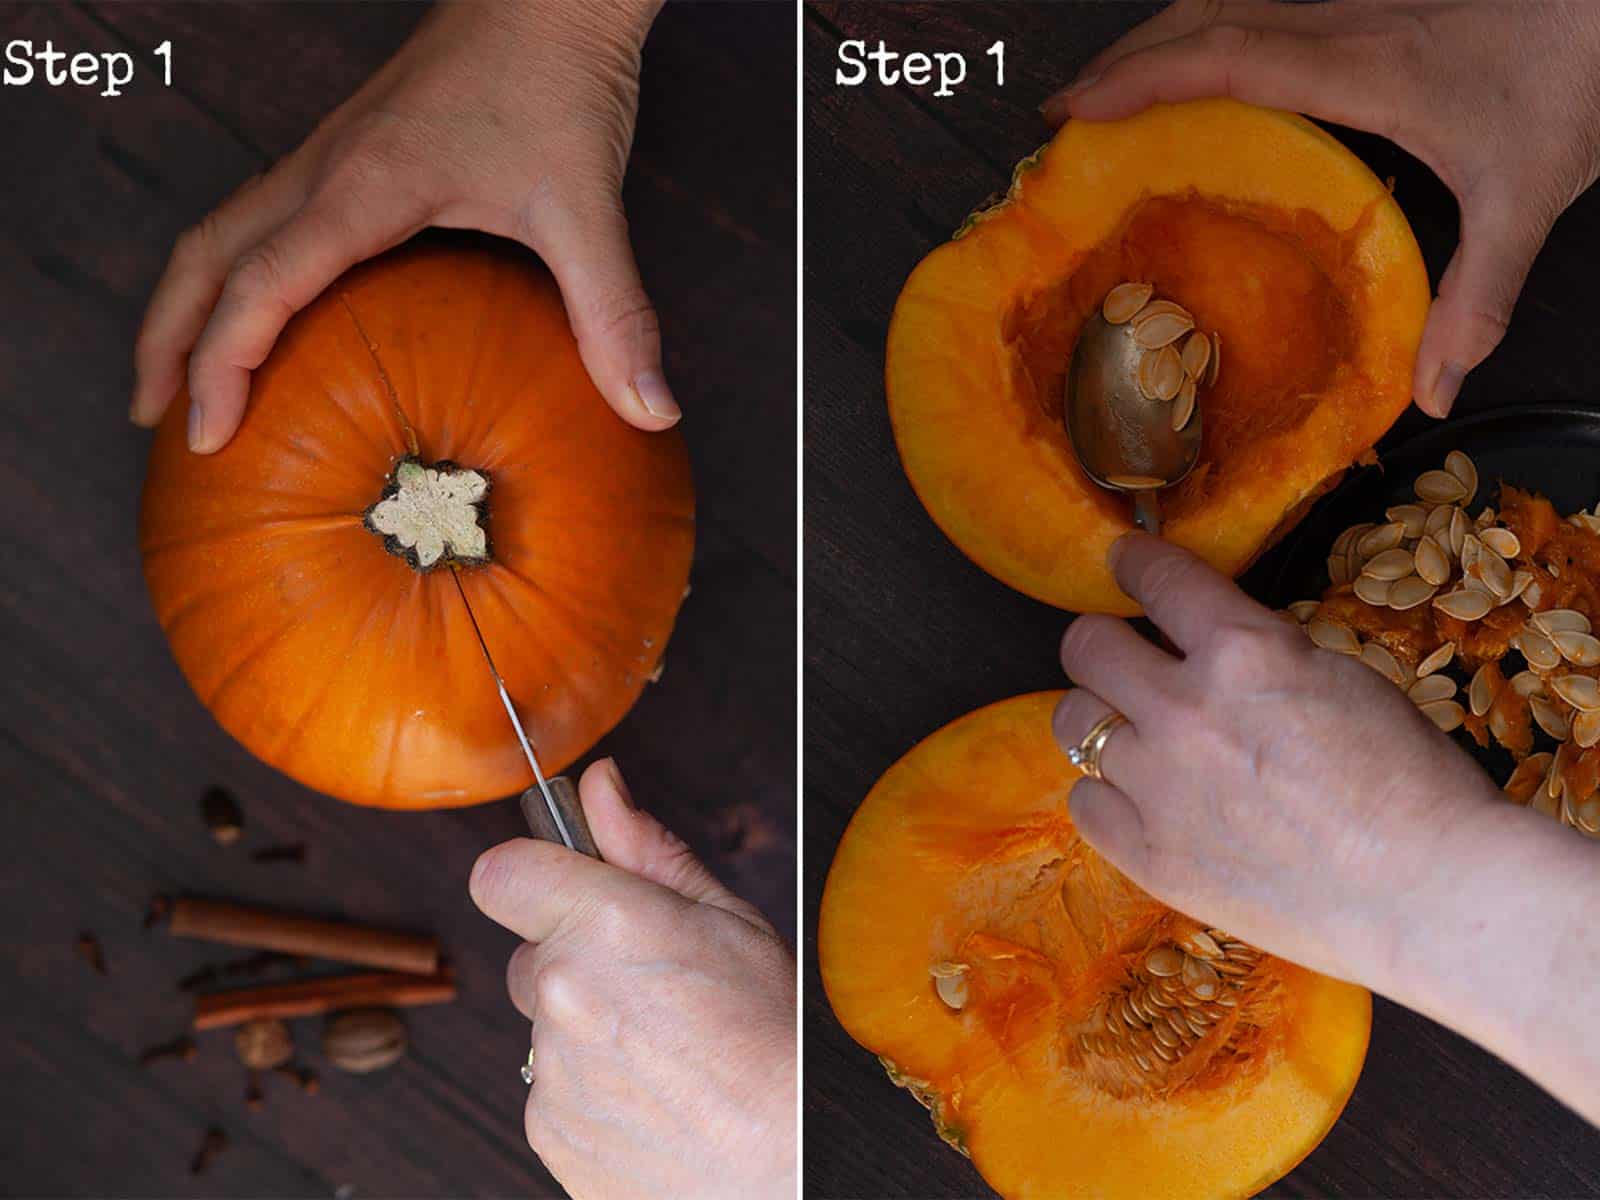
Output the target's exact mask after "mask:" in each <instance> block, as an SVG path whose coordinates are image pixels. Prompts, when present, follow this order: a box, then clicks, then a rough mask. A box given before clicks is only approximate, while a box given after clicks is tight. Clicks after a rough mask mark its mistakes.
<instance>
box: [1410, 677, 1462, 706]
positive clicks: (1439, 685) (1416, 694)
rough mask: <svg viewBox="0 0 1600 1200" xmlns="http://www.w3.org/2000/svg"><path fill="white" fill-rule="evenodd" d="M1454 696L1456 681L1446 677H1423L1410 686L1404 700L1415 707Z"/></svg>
mask: <svg viewBox="0 0 1600 1200" xmlns="http://www.w3.org/2000/svg"><path fill="white" fill-rule="evenodd" d="M1455 694H1456V681H1455V680H1453V679H1451V678H1450V676H1448V675H1425V676H1423V677H1422V678H1421V679H1419V680H1417V681H1416V682H1415V683H1414V684H1412V685H1411V688H1410V690H1409V691H1407V692H1406V698H1407V699H1408V700H1410V701H1411V703H1413V704H1416V705H1419V706H1420V705H1423V704H1432V703H1433V702H1434V701H1436V700H1448V699H1450V697H1451V696H1454V695H1455Z"/></svg>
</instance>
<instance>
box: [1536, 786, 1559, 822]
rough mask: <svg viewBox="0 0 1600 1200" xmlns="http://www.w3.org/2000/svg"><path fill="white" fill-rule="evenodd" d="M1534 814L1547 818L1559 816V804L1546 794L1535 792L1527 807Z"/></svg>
mask: <svg viewBox="0 0 1600 1200" xmlns="http://www.w3.org/2000/svg"><path fill="white" fill-rule="evenodd" d="M1528 807H1529V808H1531V809H1533V811H1534V812H1538V813H1543V814H1544V815H1545V816H1547V817H1559V816H1560V815H1561V802H1560V801H1559V800H1557V799H1556V798H1555V797H1554V796H1552V795H1550V794H1549V793H1548V792H1535V793H1534V796H1533V800H1532V802H1530V803H1529V805H1528Z"/></svg>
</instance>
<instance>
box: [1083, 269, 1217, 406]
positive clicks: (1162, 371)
mask: <svg viewBox="0 0 1600 1200" xmlns="http://www.w3.org/2000/svg"><path fill="white" fill-rule="evenodd" d="M1155 293H1156V289H1155V287H1154V286H1153V285H1151V284H1148V283H1119V284H1118V285H1117V286H1116V287H1114V288H1112V289H1111V291H1110V292H1108V293H1107V294H1106V298H1105V302H1104V303H1103V304H1102V305H1101V306H1100V315H1101V316H1103V317H1104V318H1105V319H1106V324H1108V325H1127V326H1128V327H1129V329H1131V330H1132V332H1133V340H1134V343H1135V344H1136V345H1137V346H1138V347H1139V349H1140V350H1141V351H1143V353H1142V354H1140V356H1139V394H1140V395H1141V396H1143V397H1144V398H1145V399H1146V400H1151V401H1155V402H1158V403H1169V404H1171V405H1172V428H1173V429H1174V430H1181V429H1183V428H1184V426H1186V425H1188V424H1189V422H1190V421H1191V420H1192V419H1193V418H1194V409H1195V391H1196V389H1197V388H1198V387H1199V386H1200V385H1201V384H1202V383H1204V384H1205V385H1206V386H1207V387H1209V386H1210V385H1211V384H1214V383H1216V381H1217V372H1218V371H1219V370H1220V369H1221V366H1222V342H1221V340H1220V339H1219V338H1217V337H1216V336H1215V335H1214V334H1213V335H1211V336H1207V335H1206V334H1204V333H1202V332H1201V331H1200V330H1198V329H1196V328H1195V327H1194V317H1193V316H1192V315H1190V313H1189V310H1188V309H1186V308H1184V307H1183V306H1182V305H1181V304H1174V303H1173V302H1172V301H1171V300H1157V299H1156V298H1155ZM1180 343H1181V344H1180Z"/></svg>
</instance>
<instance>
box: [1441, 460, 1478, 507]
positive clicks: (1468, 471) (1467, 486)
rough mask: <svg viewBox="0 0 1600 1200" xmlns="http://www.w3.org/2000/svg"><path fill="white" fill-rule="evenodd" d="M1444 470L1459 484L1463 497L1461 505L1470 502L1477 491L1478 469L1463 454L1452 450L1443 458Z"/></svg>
mask: <svg viewBox="0 0 1600 1200" xmlns="http://www.w3.org/2000/svg"><path fill="white" fill-rule="evenodd" d="M1444 469H1445V470H1446V471H1448V472H1449V473H1450V474H1452V475H1454V476H1455V477H1456V479H1457V480H1458V481H1459V482H1460V484H1461V487H1462V490H1463V492H1464V493H1465V495H1464V496H1463V503H1465V502H1466V501H1470V500H1471V499H1472V497H1473V496H1474V495H1476V494H1477V491H1478V468H1477V467H1476V466H1474V465H1473V462H1472V460H1471V459H1470V458H1468V457H1467V456H1466V455H1465V454H1463V453H1461V451H1459V450H1452V451H1450V453H1449V454H1446V455H1445V456H1444Z"/></svg>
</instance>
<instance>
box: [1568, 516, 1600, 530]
mask: <svg viewBox="0 0 1600 1200" xmlns="http://www.w3.org/2000/svg"><path fill="white" fill-rule="evenodd" d="M1572 523H1573V524H1574V525H1576V526H1577V527H1578V528H1579V529H1583V530H1587V531H1588V532H1589V533H1600V515H1594V514H1591V513H1586V512H1581V513H1574V514H1573V515H1572Z"/></svg>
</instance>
